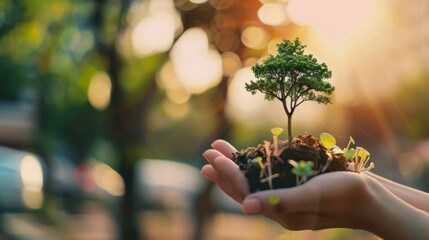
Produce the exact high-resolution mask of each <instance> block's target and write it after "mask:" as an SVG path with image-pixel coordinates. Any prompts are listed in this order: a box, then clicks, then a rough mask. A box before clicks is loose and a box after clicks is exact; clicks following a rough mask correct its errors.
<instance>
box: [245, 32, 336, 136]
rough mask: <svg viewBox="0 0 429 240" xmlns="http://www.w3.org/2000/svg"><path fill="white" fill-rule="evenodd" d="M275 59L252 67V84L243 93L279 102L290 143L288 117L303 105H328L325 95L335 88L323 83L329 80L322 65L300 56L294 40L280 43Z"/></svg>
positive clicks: (272, 57) (289, 121) (307, 57)
mask: <svg viewBox="0 0 429 240" xmlns="http://www.w3.org/2000/svg"><path fill="white" fill-rule="evenodd" d="M277 47H278V50H277V55H276V56H273V55H269V56H268V58H267V59H266V60H265V61H264V62H263V63H262V64H256V65H254V66H253V67H252V71H253V73H254V74H255V77H256V81H250V83H246V90H247V91H249V92H251V93H252V94H255V93H256V92H258V91H259V92H261V93H264V94H265V99H267V100H270V101H271V100H274V99H278V100H279V101H281V103H282V106H283V109H284V111H285V113H286V115H287V119H288V124H287V126H288V128H287V130H288V139H289V141H290V142H291V141H292V115H293V114H294V112H295V109H296V108H297V107H298V106H300V105H301V104H302V103H304V102H307V101H315V102H317V103H323V104H328V103H331V99H330V97H329V95H331V94H332V93H333V92H334V90H335V88H334V87H333V86H332V85H331V84H329V83H328V82H327V81H325V79H329V78H331V76H332V73H331V71H330V70H329V69H328V67H327V66H326V64H325V63H321V64H320V63H318V62H317V60H316V58H314V57H313V55H311V54H309V55H306V54H304V48H305V47H306V46H305V45H302V44H301V42H300V41H299V39H298V38H296V39H295V41H294V42H291V41H289V40H284V41H283V42H281V43H280V44H278V45H277Z"/></svg>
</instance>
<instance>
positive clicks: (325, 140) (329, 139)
mask: <svg viewBox="0 0 429 240" xmlns="http://www.w3.org/2000/svg"><path fill="white" fill-rule="evenodd" d="M320 141H321V142H322V145H323V146H324V147H325V148H326V149H327V150H329V149H332V148H333V147H335V144H337V141H336V140H335V138H334V136H332V135H331V134H329V133H322V134H320Z"/></svg>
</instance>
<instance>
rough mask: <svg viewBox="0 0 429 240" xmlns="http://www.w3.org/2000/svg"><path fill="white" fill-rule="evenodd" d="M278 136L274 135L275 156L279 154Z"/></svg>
mask: <svg viewBox="0 0 429 240" xmlns="http://www.w3.org/2000/svg"><path fill="white" fill-rule="evenodd" d="M278 140H279V138H278V136H276V135H273V147H274V156H278V152H279V145H278Z"/></svg>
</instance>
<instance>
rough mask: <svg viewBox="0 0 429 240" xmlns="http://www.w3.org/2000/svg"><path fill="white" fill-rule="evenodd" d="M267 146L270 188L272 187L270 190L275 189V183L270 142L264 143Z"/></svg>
mask: <svg viewBox="0 0 429 240" xmlns="http://www.w3.org/2000/svg"><path fill="white" fill-rule="evenodd" d="M264 143H265V145H264V147H265V153H266V154H267V166H268V186H270V189H273V181H272V177H271V175H272V169H271V149H270V142H269V141H264Z"/></svg>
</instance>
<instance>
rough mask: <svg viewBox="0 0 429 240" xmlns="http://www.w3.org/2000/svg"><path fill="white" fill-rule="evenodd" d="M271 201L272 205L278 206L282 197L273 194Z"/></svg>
mask: <svg viewBox="0 0 429 240" xmlns="http://www.w3.org/2000/svg"><path fill="white" fill-rule="evenodd" d="M269 201H270V204H271V205H272V206H276V205H277V204H279V203H280V197H279V196H277V195H271V196H270V199H269Z"/></svg>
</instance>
